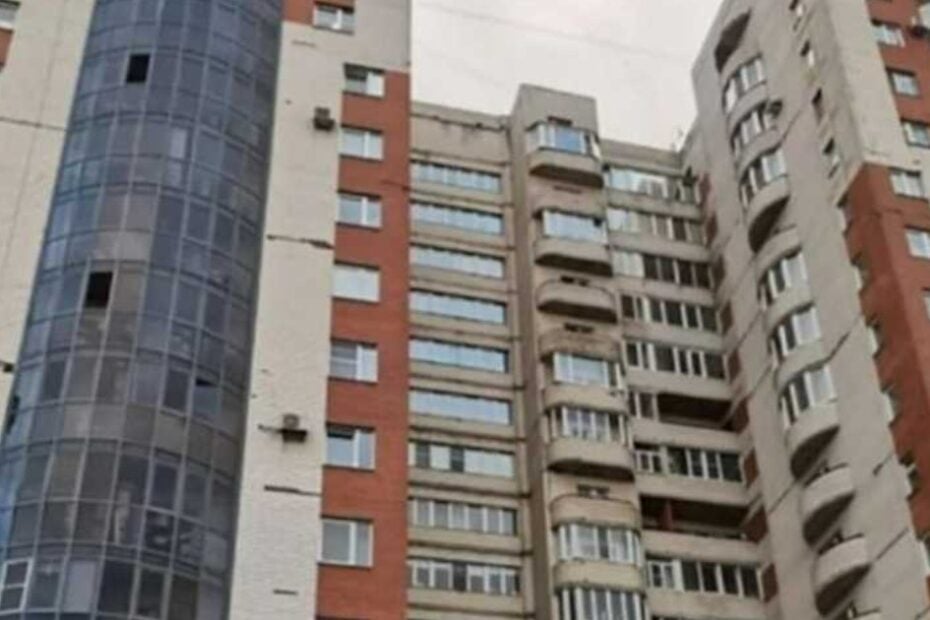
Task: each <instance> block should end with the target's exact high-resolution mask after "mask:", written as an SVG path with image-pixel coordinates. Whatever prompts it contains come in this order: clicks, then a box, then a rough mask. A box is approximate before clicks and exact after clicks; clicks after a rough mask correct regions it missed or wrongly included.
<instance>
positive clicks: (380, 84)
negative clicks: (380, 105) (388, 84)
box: [345, 65, 384, 97]
mask: <svg viewBox="0 0 930 620" xmlns="http://www.w3.org/2000/svg"><path fill="white" fill-rule="evenodd" d="M345 78H346V82H345V90H346V92H349V93H354V94H356V95H367V96H369V97H383V96H384V71H380V70H378V69H369V68H368V67H362V66H360V65H346V67H345Z"/></svg>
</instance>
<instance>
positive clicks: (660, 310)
mask: <svg viewBox="0 0 930 620" xmlns="http://www.w3.org/2000/svg"><path fill="white" fill-rule="evenodd" d="M620 310H621V312H622V314H623V318H625V319H632V320H636V321H643V322H644V323H661V324H664V325H672V326H674V327H682V328H685V329H697V330H703V331H708V332H715V333H716V332H717V330H718V321H717V311H716V309H715V308H714V307H713V306H702V305H698V304H691V303H687V302H681V301H673V300H670V299H659V298H657V297H642V296H639V295H621V296H620Z"/></svg>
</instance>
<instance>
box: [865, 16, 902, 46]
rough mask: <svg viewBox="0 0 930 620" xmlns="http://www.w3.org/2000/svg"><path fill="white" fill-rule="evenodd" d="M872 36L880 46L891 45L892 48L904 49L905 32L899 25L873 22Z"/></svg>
mask: <svg viewBox="0 0 930 620" xmlns="http://www.w3.org/2000/svg"><path fill="white" fill-rule="evenodd" d="M872 34H873V35H874V36H875V41H876V42H877V43H879V44H880V45H890V46H892V47H904V45H905V43H906V41H905V39H904V30H903V29H902V28H901V27H900V26H899V25H897V24H892V23H890V22H883V21H879V20H875V19H873V20H872Z"/></svg>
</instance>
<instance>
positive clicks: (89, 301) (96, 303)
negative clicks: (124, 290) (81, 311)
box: [84, 271, 113, 308]
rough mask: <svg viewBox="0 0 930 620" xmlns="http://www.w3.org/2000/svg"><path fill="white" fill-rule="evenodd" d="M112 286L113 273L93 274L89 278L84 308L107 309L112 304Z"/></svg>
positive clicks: (100, 272) (99, 272)
mask: <svg viewBox="0 0 930 620" xmlns="http://www.w3.org/2000/svg"><path fill="white" fill-rule="evenodd" d="M112 286H113V272H112V271H94V272H91V274H90V275H89V276H88V278H87V291H86V292H85V293H84V307H85V308H106V307H107V306H108V305H109V303H110V289H111V288H112Z"/></svg>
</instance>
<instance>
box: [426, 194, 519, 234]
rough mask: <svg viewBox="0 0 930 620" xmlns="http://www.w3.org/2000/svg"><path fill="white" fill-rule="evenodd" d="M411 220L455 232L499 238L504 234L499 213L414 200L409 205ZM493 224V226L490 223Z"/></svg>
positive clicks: (502, 221)
mask: <svg viewBox="0 0 930 620" xmlns="http://www.w3.org/2000/svg"><path fill="white" fill-rule="evenodd" d="M410 213H411V219H412V220H413V221H414V222H422V223H423V224H428V225H432V226H443V227H446V228H454V229H456V230H465V231H468V232H472V233H476V234H482V235H495V236H499V235H502V234H504V218H503V216H502V215H501V214H499V213H489V212H487V211H479V210H477V209H466V208H462V207H455V206H452V205H444V204H437V203H431V202H424V201H421V200H414V201H413V203H412V204H411V209H410ZM492 222H493V226H492V225H491V223H492Z"/></svg>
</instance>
